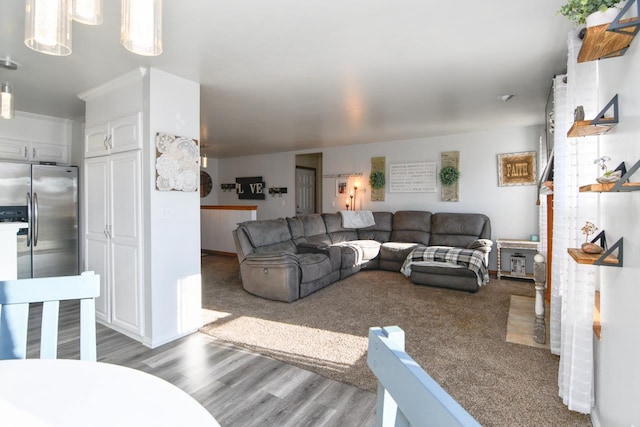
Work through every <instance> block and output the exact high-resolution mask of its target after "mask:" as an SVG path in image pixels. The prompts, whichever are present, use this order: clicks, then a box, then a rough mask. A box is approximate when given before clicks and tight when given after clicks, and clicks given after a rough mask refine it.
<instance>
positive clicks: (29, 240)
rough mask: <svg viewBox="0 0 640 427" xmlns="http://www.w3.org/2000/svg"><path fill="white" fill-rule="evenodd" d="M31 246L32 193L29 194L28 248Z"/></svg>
mask: <svg viewBox="0 0 640 427" xmlns="http://www.w3.org/2000/svg"><path fill="white" fill-rule="evenodd" d="M29 246H31V193H27V247H29Z"/></svg>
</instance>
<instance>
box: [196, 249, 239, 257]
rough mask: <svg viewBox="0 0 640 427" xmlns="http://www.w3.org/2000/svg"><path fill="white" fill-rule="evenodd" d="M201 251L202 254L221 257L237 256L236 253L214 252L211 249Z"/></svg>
mask: <svg viewBox="0 0 640 427" xmlns="http://www.w3.org/2000/svg"><path fill="white" fill-rule="evenodd" d="M200 251H201V252H202V253H205V254H209V255H220V256H230V257H234V256H236V253H235V252H223V251H212V250H209V249H201V250H200Z"/></svg>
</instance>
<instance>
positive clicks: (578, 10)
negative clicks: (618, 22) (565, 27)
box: [558, 0, 620, 27]
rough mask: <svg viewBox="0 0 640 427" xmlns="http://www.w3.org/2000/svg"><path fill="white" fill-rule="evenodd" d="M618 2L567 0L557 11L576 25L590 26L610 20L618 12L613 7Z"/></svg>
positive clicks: (616, 0)
mask: <svg viewBox="0 0 640 427" xmlns="http://www.w3.org/2000/svg"><path fill="white" fill-rule="evenodd" d="M618 3H620V0H567V2H566V3H565V4H564V5H563V6H562V7H561V8H560V10H558V13H560V14H562V15H563V16H565V17H566V18H567V19H568V20H569V21H570V22H572V23H573V24H576V25H577V26H581V25H586V26H587V27H592V26H595V25H601V24H606V23H608V22H611V21H612V20H613V19H614V18H615V17H616V16H617V15H618V13H619V12H620V10H619V9H618V8H616V7H615V6H616V5H617V4H618ZM611 9H613V10H611ZM587 18H589V19H587ZM599 19H600V20H599Z"/></svg>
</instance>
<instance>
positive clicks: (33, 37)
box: [24, 0, 71, 56]
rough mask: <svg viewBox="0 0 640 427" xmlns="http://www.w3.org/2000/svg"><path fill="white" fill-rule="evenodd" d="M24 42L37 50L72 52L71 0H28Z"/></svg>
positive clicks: (46, 52)
mask: <svg viewBox="0 0 640 427" xmlns="http://www.w3.org/2000/svg"><path fill="white" fill-rule="evenodd" d="M25 12H26V13H25V16H26V22H25V33H24V43H25V44H26V45H27V46H28V47H29V48H31V49H33V50H35V51H36V52H40V53H45V54H47V55H56V56H66V55H69V54H70V53H71V17H70V15H69V0H26V9H25Z"/></svg>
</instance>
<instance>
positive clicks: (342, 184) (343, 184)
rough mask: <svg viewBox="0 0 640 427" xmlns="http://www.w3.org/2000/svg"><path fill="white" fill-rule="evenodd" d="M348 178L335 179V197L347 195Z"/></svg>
mask: <svg viewBox="0 0 640 427" xmlns="http://www.w3.org/2000/svg"><path fill="white" fill-rule="evenodd" d="M348 186H349V180H347V179H342V178H338V179H336V197H347V196H348V195H349V189H348Z"/></svg>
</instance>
